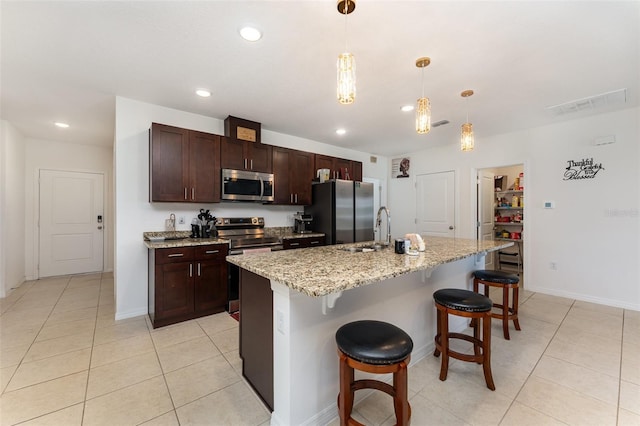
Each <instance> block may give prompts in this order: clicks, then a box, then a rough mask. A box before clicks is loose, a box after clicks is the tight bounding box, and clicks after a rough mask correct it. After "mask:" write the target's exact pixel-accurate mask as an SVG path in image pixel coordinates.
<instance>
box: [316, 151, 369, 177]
mask: <svg viewBox="0 0 640 426" xmlns="http://www.w3.org/2000/svg"><path fill="white" fill-rule="evenodd" d="M315 157H316V158H315V164H316V165H315V168H316V170H317V169H329V170H330V175H329V177H330V178H331V179H347V180H356V181H362V163H361V162H359V161H351V160H346V159H344V158H338V157H331V156H329V155H321V154H316V156H315Z"/></svg>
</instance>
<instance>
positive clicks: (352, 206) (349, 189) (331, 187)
mask: <svg viewBox="0 0 640 426" xmlns="http://www.w3.org/2000/svg"><path fill="white" fill-rule="evenodd" d="M304 212H305V214H310V215H312V216H313V230H314V231H316V232H322V233H324V234H325V236H326V237H325V239H326V243H327V244H343V243H353V242H360V241H373V238H374V234H373V184H372V183H368V182H354V181H351V180H340V179H336V180H331V181H328V182H324V183H317V184H314V185H313V187H312V205H310V206H307V207H305V208H304Z"/></svg>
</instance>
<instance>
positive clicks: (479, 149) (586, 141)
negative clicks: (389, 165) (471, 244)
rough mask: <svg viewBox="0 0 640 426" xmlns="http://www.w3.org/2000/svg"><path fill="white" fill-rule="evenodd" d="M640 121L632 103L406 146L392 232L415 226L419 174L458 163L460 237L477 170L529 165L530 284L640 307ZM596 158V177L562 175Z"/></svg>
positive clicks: (468, 224) (470, 227) (470, 217)
mask: <svg viewBox="0 0 640 426" xmlns="http://www.w3.org/2000/svg"><path fill="white" fill-rule="evenodd" d="M639 122H640V109H639V108H632V109H626V110H623V111H618V112H613V113H607V114H600V115H596V116H590V117H587V118H582V119H575V120H572V121H568V122H564V123H560V124H555V125H551V126H545V127H538V128H533V129H530V130H527V131H523V132H517V133H511V134H504V135H498V136H493V137H486V138H483V137H481V136H480V137H476V147H475V150H474V151H473V152H470V153H462V152H460V151H459V149H458V146H457V144H455V143H452V144H450V145H448V146H445V147H438V148H433V149H429V150H424V151H419V152H414V153H409V154H408V155H409V156H410V157H411V169H412V178H411V179H391V180H390V181H389V194H390V206H391V208H392V215H394V221H395V223H396V224H397V225H396V226H395V227H394V230H395V231H396V232H397V233H398V234H401V233H404V232H415V231H414V229H415V227H414V225H413V221H414V218H415V215H416V206H415V187H414V182H415V176H416V175H418V174H423V173H432V172H440V171H445V170H455V172H456V193H457V194H456V203H457V217H456V229H457V230H458V234H457V236H460V237H466V238H475V228H474V223H475V206H476V193H475V182H474V177H475V175H476V171H477V169H481V168H491V167H498V166H506V165H513V164H520V163H522V164H524V176H525V191H526V192H525V194H526V195H525V207H524V209H525V210H524V216H525V223H526V225H525V235H524V252H525V259H524V261H525V282H526V286H527V288H528V289H529V290H532V291H540V292H543V293H547V294H553V295H559V296H566V297H571V298H575V299H579V300H585V301H591V302H595V303H604V304H608V305H612V306H619V307H625V308H629V309H635V310H640V286H639V285H638V283H639V282H640V268H639V267H638V263H639V262H638V259H639V258H640V248H639V245H640V226H639V221H640V220H639V219H640V215H639V205H640V173H639V167H638V165H639V164H640V161H639V160H640V152H639V148H638V145H639V144H638V140H640V132H639V130H638V123H639ZM477 128H478V129H480V128H481V123H477ZM476 134H477V135H478V134H479V132H478V131H476ZM606 135H615V137H616V143H615V144H612V145H604V146H594V145H593V144H592V142H593V140H594V139H595V138H597V137H601V136H606ZM591 157H593V159H594V161H595V162H599V163H602V165H603V166H604V170H602V171H600V172H599V173H598V174H597V175H596V177H595V178H594V179H585V180H569V181H564V180H563V175H564V171H565V168H566V167H567V161H568V160H581V159H583V158H591ZM545 200H553V201H555V202H556V208H555V209H554V210H545V209H543V208H542V205H543V201H545ZM550 262H555V263H556V264H557V270H551V268H550Z"/></svg>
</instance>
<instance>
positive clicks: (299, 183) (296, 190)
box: [289, 150, 315, 206]
mask: <svg viewBox="0 0 640 426" xmlns="http://www.w3.org/2000/svg"><path fill="white" fill-rule="evenodd" d="M313 157H314V156H313V154H312V153H310V152H304V151H296V150H293V151H292V152H291V154H290V156H289V159H290V160H289V164H290V168H289V181H290V190H291V193H293V194H294V200H293V201H294V204H297V205H300V206H308V205H310V204H311V182H312V181H313V178H314V177H315V170H314V165H313V163H314V158H313Z"/></svg>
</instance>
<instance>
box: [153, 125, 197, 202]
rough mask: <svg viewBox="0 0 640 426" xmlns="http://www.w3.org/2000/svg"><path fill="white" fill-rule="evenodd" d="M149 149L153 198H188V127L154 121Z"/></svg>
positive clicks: (159, 199) (183, 199)
mask: <svg viewBox="0 0 640 426" xmlns="http://www.w3.org/2000/svg"><path fill="white" fill-rule="evenodd" d="M149 152H150V157H151V158H150V161H149V168H150V176H149V185H150V186H151V191H150V192H151V201H174V202H175V201H186V200H187V195H188V194H187V192H188V189H187V188H188V186H189V131H188V130H186V129H181V128H178V127H172V126H166V125H164V124H157V123H153V124H152V125H151V134H150V147H149Z"/></svg>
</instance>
